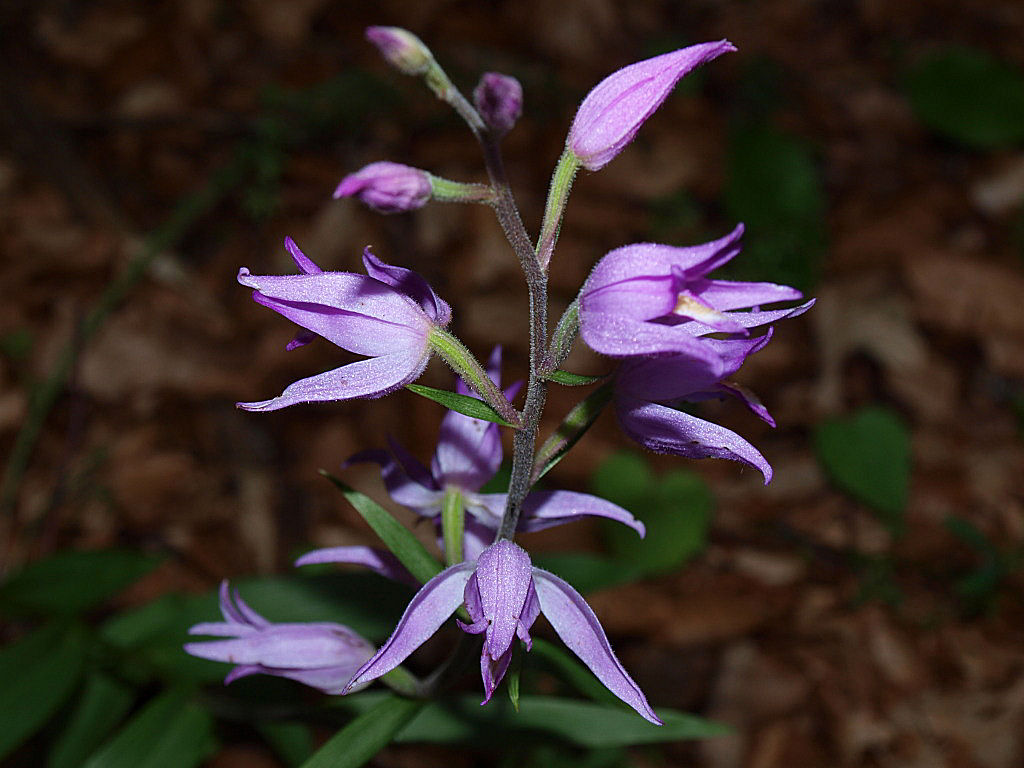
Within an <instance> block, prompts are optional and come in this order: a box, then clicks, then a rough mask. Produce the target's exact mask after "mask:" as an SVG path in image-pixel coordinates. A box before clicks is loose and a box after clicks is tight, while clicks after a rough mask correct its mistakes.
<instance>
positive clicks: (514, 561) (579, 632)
mask: <svg viewBox="0 0 1024 768" xmlns="http://www.w3.org/2000/svg"><path fill="white" fill-rule="evenodd" d="M463 604H465V606H466V610H467V611H468V612H469V618H470V620H471V622H472V623H470V624H465V623H463V622H461V621H460V622H459V626H460V627H461V628H462V629H463V630H464V631H465V632H469V633H471V634H480V633H483V634H484V644H483V650H482V652H481V655H480V673H481V677H482V679H483V683H484V700H483V702H481V703H482V704H486V703H487V702H488V701H490V699H491V696H492V695H493V694H494V690H495V688H497V686H498V684H499V683H500V682H501V680H502V678H503V677H504V676H505V672H506V670H507V669H508V665H509V662H510V661H511V659H512V650H513V642H514V641H515V639H516V638H517V637H518V638H519V639H520V640H521V641H522V642H523V643H524V644H525V645H526V649H527V650H529V649H530V647H531V645H532V641H531V639H530V627H532V626H533V623H534V621H536V619H537V617H538V616H539V615H540V614H541V613H543V614H544V615H545V616H547V618H548V621H549V622H551V626H552V627H553V628H554V630H555V632H556V633H557V634H558V636H559V637H560V638H562V642H564V643H565V644H566V646H567V647H568V648H569V649H570V650H571V651H572V652H573V653H575V654H576V655H577V656H578V657H579V658H580V660H581V661H582V662H583V663H584V664H586V665H587V666H588V667H589V668H590V670H591V671H592V672H593V673H594V674H595V675H596V676H597V678H598V679H599V680H600V681H601V682H602V683H603V684H604V685H605V686H606V687H607V688H608V690H610V691H611V692H612V693H614V694H615V695H616V696H618V697H619V698H620V699H622V700H623V701H624V702H626V703H627V704H628V705H629V706H631V707H632V708H633V709H635V710H636V711H637V712H638V713H639V714H640V715H641V716H642V717H644V718H645V719H647V720H649V721H650V722H652V723H655V724H657V725H661V724H662V722H661V719H660V718H659V717H658V716H657V715H656V714H655V713H654V710H653V709H651V707H650V705H649V704H648V703H647V698H646V697H645V696H644V694H643V691H641V690H640V687H639V686H638V685H637V684H636V683H635V682H634V681H633V678H631V677H630V676H629V674H628V673H627V672H626V670H625V669H624V668H623V666H622V664H621V663H620V662H619V660H618V659H617V658H616V657H615V653H614V652H613V651H612V648H611V645H610V644H609V642H608V637H607V636H606V635H605V633H604V629H603V628H602V627H601V623H600V622H599V621H598V619H597V616H596V615H595V614H594V611H593V610H592V609H591V608H590V606H589V605H587V603H586V601H585V600H584V599H583V598H582V597H581V596H580V594H579V593H578V592H577V591H576V590H574V589H573V588H572V587H571V586H569V584H567V583H566V582H564V581H563V580H562V579H560V578H558V577H557V576H555V575H554V574H552V573H548V572H547V571H544V570H541V569H540V568H534V567H533V565H532V563H531V562H530V556H529V555H528V554H527V553H526V552H525V551H524V550H523V549H522V548H521V547H519V546H518V545H516V544H514V543H512V542H511V541H508V540H506V539H502V540H501V541H498V542H496V543H495V544H492V545H491V546H490V547H488V548H487V549H485V550H484V551H483V552H481V553H480V557H479V558H478V559H477V560H476V561H475V562H464V563H459V564H458V565H453V566H452V567H450V568H448V569H446V570H444V571H442V572H441V573H439V574H438V575H437V576H435V577H434V578H432V579H431V580H430V581H428V582H427V583H426V584H424V585H423V588H422V589H420V591H419V592H417V593H416V595H415V596H414V597H413V599H412V601H411V602H410V603H409V605H408V607H407V608H406V609H405V613H404V614H402V618H401V619H399V621H398V626H397V627H395V631H394V632H393V633H392V635H391V637H390V638H388V641H387V642H386V643H384V645H383V646H381V648H380V650H379V651H377V653H376V655H374V657H373V658H372V659H370V660H369V661H367V662H366V663H365V664H364V665H363V666H362V667H361V668H360V669H359V670H358V671H357V672H356V673H355V675H353V677H352V679H351V680H350V681H349V684H348V686H346V687H345V689H344V690H343V691H342V693H348V692H350V691H351V690H354V689H355V687H356V686H359V685H364V684H366V683H368V682H370V681H371V680H376V679H377V678H378V677H381V676H382V675H385V674H387V673H388V672H390V671H391V670H392V669H394V668H395V667H397V666H398V665H399V664H401V663H402V662H403V661H405V659H406V658H408V657H409V655H410V654H412V652H413V651H415V650H416V649H417V648H419V647H420V646H421V645H422V644H423V643H424V642H426V640H427V638H429V637H430V636H431V635H433V634H434V633H435V632H436V631H437V630H438V629H439V628H440V627H441V625H442V624H444V622H445V621H447V619H448V617H449V616H451V615H452V613H454V612H455V610H456V609H457V608H459V606H461V605H463Z"/></svg>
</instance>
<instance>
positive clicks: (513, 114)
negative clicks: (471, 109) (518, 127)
mask: <svg viewBox="0 0 1024 768" xmlns="http://www.w3.org/2000/svg"><path fill="white" fill-rule="evenodd" d="M473 103H474V104H475V105H476V110H477V112H479V113H480V117H481V119H482V120H483V121H484V123H486V124H487V127H488V128H490V129H491V130H492V131H494V132H495V133H497V134H498V135H499V136H500V135H504V134H506V133H508V132H509V131H510V130H512V126H514V125H515V124H516V120H518V119H519V115H520V114H522V112H523V86H521V85H520V84H519V81H518V80H516V79H515V78H514V77H509V76H508V75H502V74H501V73H499V72H485V73H484V74H483V75H482V76H481V78H480V82H479V84H477V86H476V88H474V89H473Z"/></svg>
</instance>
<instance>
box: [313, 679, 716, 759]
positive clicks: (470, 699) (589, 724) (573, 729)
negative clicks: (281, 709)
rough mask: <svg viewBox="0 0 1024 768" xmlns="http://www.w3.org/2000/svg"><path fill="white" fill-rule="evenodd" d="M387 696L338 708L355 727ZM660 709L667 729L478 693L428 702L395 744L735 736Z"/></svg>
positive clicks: (602, 743) (621, 714) (625, 713)
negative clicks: (350, 715) (485, 700)
mask: <svg viewBox="0 0 1024 768" xmlns="http://www.w3.org/2000/svg"><path fill="white" fill-rule="evenodd" d="M388 698H394V696H393V695H392V694H386V693H377V692H370V693H363V694H360V695H359V696H358V697H352V698H349V697H345V699H348V700H345V699H342V700H339V701H337V702H335V704H336V706H338V707H339V708H342V709H348V710H351V711H355V712H359V713H361V714H360V715H359V717H357V718H356V720H354V721H353V724H354V723H357V722H360V721H361V720H362V719H363V718H364V717H366V716H367V715H368V714H369V713H371V712H374V711H376V709H375V708H376V707H377V706H378V703H379V702H380V701H381V700H382V699H383V700H385V701H387V699H388ZM420 703H421V704H422V702H420ZM656 711H657V713H658V716H659V717H661V719H662V720H664V722H665V724H664V725H662V726H658V725H653V724H652V723H648V722H647V721H646V720H644V719H643V718H641V717H639V716H638V715H637V714H636V712H634V711H633V710H631V709H628V708H625V707H623V708H620V707H609V706H605V705H602V704H595V703H593V702H589V701H578V700H576V699H563V698H557V697H554V696H525V695H524V696H520V697H519V712H516V711H515V710H514V709H513V707H512V702H510V701H509V700H508V699H507V698H504V697H496V698H495V699H493V700H491V702H490V703H489V704H488V705H487V706H486V707H481V706H480V696H479V694H471V695H466V696H459V697H457V698H454V699H448V700H441V701H435V702H430V703H428V704H426V706H423V708H422V711H420V712H419V714H418V715H416V717H415V718H413V719H411V720H410V721H409V722H408V724H407V725H406V726H405V727H404V728H402V729H401V730H398V731H397V735H396V736H395V742H396V743H431V744H474V745H480V746H484V747H488V746H490V747H492V748H493V747H494V746H495V741H496V739H495V737H496V734H499V733H500V734H503V735H504V737H505V738H506V739H508V738H512V739H515V740H517V741H518V740H525V739H529V738H531V737H535V738H547V739H550V738H551V737H555V738H557V739H561V740H563V741H565V742H567V743H569V744H575V745H577V746H580V747H586V748H588V749H607V748H612V747H624V746H631V745H638V744H662V743H665V742H669V741H680V740H684V739H708V738H713V737H715V736H723V735H725V734H728V733H729V732H730V731H729V728H728V727H727V726H725V725H723V724H721V723H715V722H712V721H710V720H705V719H703V718H700V717H696V716H694V715H689V714H686V713H683V712H678V711H676V710H672V709H666V708H658V709H657V710H656ZM345 730H346V731H347V730H348V727H346V728H345ZM321 752H323V750H321ZM318 755H319V753H318ZM314 759H315V758H314ZM360 764H361V763H360ZM349 765H357V763H349V762H339V763H337V764H335V763H328V762H322V763H316V764H315V768H336V766H349ZM303 768H314V763H313V762H312V761H310V762H308V763H306V765H304V766H303Z"/></svg>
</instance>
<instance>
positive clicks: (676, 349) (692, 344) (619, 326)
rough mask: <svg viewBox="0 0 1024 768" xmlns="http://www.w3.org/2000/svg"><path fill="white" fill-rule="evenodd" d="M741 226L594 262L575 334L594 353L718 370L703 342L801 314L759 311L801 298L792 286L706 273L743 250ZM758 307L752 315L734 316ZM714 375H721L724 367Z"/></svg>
mask: <svg viewBox="0 0 1024 768" xmlns="http://www.w3.org/2000/svg"><path fill="white" fill-rule="evenodd" d="M742 235H743V225H742V224H740V225H738V226H737V227H736V229H734V230H733V231H732V232H730V233H729V234H728V235H726V236H725V237H723V238H721V239H719V240H713V241H711V242H709V243H704V244H703V245H697V246H692V247H688V248H677V247H673V246H669V245H659V244H657V243H638V244H635V245H627V246H624V247H622V248H617V249H615V250H614V251H611V252H610V253H608V254H607V255H605V257H604V258H603V259H601V261H599V262H598V263H597V265H596V266H595V267H594V269H593V271H592V272H591V273H590V276H589V277H588V278H587V281H586V282H585V283H584V284H583V288H582V290H581V291H580V334H581V335H582V336H583V340H584V341H586V343H587V344H588V345H589V346H590V348H591V349H593V350H594V351H596V352H600V353H602V354H605V355H609V356H611V357H633V356H636V355H664V354H685V355H689V356H690V357H693V358H695V359H698V360H703V361H704V362H705V363H707V364H708V365H711V366H715V365H716V364H717V363H716V360H715V357H716V355H715V352H714V349H713V347H712V346H710V345H708V344H707V343H706V339H705V338H702V337H705V336H707V335H708V334H712V333H726V334H733V335H739V336H746V335H748V334H749V329H750V328H756V327H758V326H762V325H767V324H768V323H772V322H775V321H777V320H781V319H783V318H786V317H795V316H796V315H799V314H802V313H803V312H806V311H807V309H809V308H810V307H811V305H812V304H813V303H814V301H813V300H811V301H809V302H807V303H806V304H802V305H800V306H799V307H795V308H790V309H777V310H770V311H759V310H758V309H756V308H757V307H759V306H760V305H762V304H772V303H775V302H779V301H790V300H793V299H799V298H801V297H802V295H803V294H801V293H800V291H798V290H796V289H795V288H790V287H789V286H786V285H776V284H775V283H745V282H735V281H731V280H712V279H710V278H708V277H707V276H706V275H707V274H708V273H709V272H711V271H712V270H714V269H716V268H718V267H720V266H722V265H723V264H725V263H727V262H728V261H730V260H731V259H732V258H733V257H734V256H736V255H737V254H738V253H739V252H740V244H739V241H740V237H741V236H742ZM748 308H755V309H754V310H753V311H742V312H741V311H735V310H743V309H748ZM718 365H719V369H718V370H713V373H714V374H715V375H720V374H721V373H722V365H721V364H718Z"/></svg>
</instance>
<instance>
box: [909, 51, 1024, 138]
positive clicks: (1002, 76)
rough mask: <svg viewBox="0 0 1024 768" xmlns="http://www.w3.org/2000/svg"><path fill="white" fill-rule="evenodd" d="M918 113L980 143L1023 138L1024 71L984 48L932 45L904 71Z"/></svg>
mask: <svg viewBox="0 0 1024 768" xmlns="http://www.w3.org/2000/svg"><path fill="white" fill-rule="evenodd" d="M905 87H906V91H907V94H908V96H909V97H910V105H911V107H912V108H913V110H914V114H916V115H917V117H918V119H920V120H921V122H923V123H924V124H925V125H927V126H928V127H929V128H930V129H931V130H933V131H935V132H936V133H939V134H941V135H943V136H946V137H947V138H950V139H953V140H955V141H958V142H960V143H962V144H966V145H967V146H970V147H975V148H978V149H993V148H999V147H1009V146H1013V145H1015V144H1018V143H1020V142H1021V141H1024V72H1022V71H1021V69H1020V68H1018V67H1014V66H1011V65H1009V64H1006V63H1003V62H1000V61H998V60H997V59H994V58H993V57H992V56H991V55H990V54H988V53H987V52H985V51H982V50H978V49H974V48H966V47H954V48H947V49H945V50H941V51H934V52H932V53H930V54H929V55H927V56H925V57H923V58H922V59H921V60H920V61H918V62H917V63H916V64H915V65H914V66H913V67H912V68H911V69H910V70H909V71H908V73H907V75H906V78H905Z"/></svg>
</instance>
